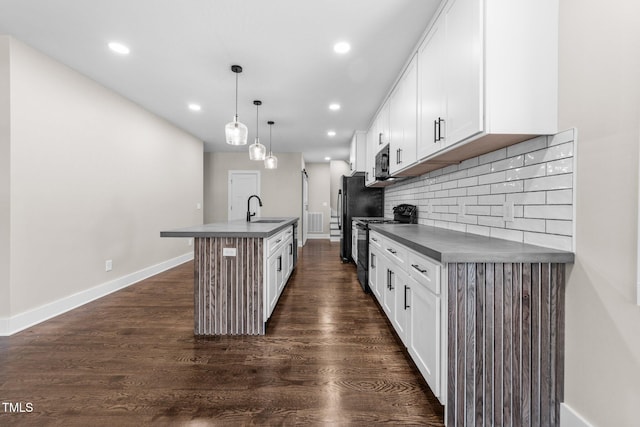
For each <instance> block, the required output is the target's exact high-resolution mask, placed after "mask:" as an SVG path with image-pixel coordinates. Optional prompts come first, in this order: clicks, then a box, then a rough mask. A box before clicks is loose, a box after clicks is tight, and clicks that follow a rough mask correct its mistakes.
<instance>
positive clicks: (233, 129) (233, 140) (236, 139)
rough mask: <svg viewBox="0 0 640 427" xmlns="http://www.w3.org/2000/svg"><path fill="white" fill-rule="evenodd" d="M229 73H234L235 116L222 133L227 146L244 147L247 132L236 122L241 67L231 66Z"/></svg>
mask: <svg viewBox="0 0 640 427" xmlns="http://www.w3.org/2000/svg"><path fill="white" fill-rule="evenodd" d="M231 71H233V72H234V73H236V114H235V116H233V121H232V122H229V123H227V125H226V126H225V127H224V133H225V136H226V139H227V144H230V145H246V144H247V134H248V133H249V131H248V129H247V127H246V126H245V125H243V124H242V123H240V122H239V121H238V74H240V73H241V72H242V67H241V66H239V65H232V66H231Z"/></svg>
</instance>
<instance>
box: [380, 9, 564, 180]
mask: <svg viewBox="0 0 640 427" xmlns="http://www.w3.org/2000/svg"><path fill="white" fill-rule="evenodd" d="M558 1H559V0H518V1H513V0H449V1H447V2H446V4H444V5H443V6H442V9H441V11H440V14H439V16H438V17H437V18H436V20H435V21H434V22H433V25H432V26H431V27H430V28H429V29H428V31H427V33H426V37H425V38H424V40H423V41H422V43H421V44H420V46H419V47H418V49H417V56H418V60H417V63H418V66H417V82H418V83H417V105H418V107H417V112H418V118H417V123H418V127H417V131H418V138H417V142H416V151H417V153H416V158H417V161H414V162H412V161H411V158H410V157H406V158H405V160H403V159H402V158H400V161H401V162H404V164H398V165H396V164H395V163H396V162H395V160H396V156H397V155H398V153H396V151H395V150H397V149H398V148H400V149H406V147H405V146H402V147H401V144H402V143H405V141H408V140H409V139H411V138H410V136H409V137H406V136H405V135H404V134H403V135H402V136H400V135H399V134H398V133H397V132H398V129H399V128H398V127H397V126H400V125H399V124H398V123H400V122H401V121H402V120H403V119H402V118H400V116H401V115H402V114H401V113H400V111H398V110H396V111H394V107H395V106H396V105H397V104H398V103H403V102H405V101H406V102H407V104H406V105H408V100H406V95H401V93H403V92H404V90H403V89H401V88H400V87H397V88H396V89H395V91H394V93H392V95H391V97H390V99H391V116H390V117H391V130H392V132H391V145H392V146H391V150H390V162H391V171H392V173H395V174H397V175H405V176H410V175H420V174H423V173H425V172H428V171H430V170H434V169H438V168H441V167H443V166H445V165H447V164H456V163H459V162H461V161H463V160H465V159H468V158H471V157H475V156H478V155H481V154H484V153H487V152H490V151H494V150H497V149H499V148H502V147H506V146H508V145H512V144H515V143H517V142H521V141H524V140H526V139H530V138H533V137H534V136H536V135H547V134H554V133H557V131H558V118H557V117H558V107H557V104H558V7H559V6H558ZM414 61H415V59H412V61H411V62H414ZM408 70H409V69H407V71H408ZM407 71H405V74H406V73H407ZM403 80H404V77H403ZM400 85H401V83H398V86H400ZM396 113H398V114H396ZM402 129H403V131H404V129H405V128H404V125H403V127H402ZM396 142H398V144H400V145H396ZM401 154H402V153H400V155H401Z"/></svg>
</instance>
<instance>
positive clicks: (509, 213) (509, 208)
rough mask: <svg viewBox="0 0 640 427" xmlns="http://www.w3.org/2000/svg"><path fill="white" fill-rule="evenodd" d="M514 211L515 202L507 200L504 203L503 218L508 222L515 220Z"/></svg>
mask: <svg viewBox="0 0 640 427" xmlns="http://www.w3.org/2000/svg"><path fill="white" fill-rule="evenodd" d="M513 211H514V207H513V202H505V204H504V205H502V219H503V220H505V221H507V222H513V215H514V213H513Z"/></svg>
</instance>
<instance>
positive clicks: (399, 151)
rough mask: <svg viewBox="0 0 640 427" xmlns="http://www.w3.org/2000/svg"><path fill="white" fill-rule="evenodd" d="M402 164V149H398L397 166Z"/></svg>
mask: <svg viewBox="0 0 640 427" xmlns="http://www.w3.org/2000/svg"><path fill="white" fill-rule="evenodd" d="M400 163H402V148H398V164H400Z"/></svg>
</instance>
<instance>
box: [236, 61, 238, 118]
mask: <svg viewBox="0 0 640 427" xmlns="http://www.w3.org/2000/svg"><path fill="white" fill-rule="evenodd" d="M237 121H238V73H237V72H236V122H237Z"/></svg>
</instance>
